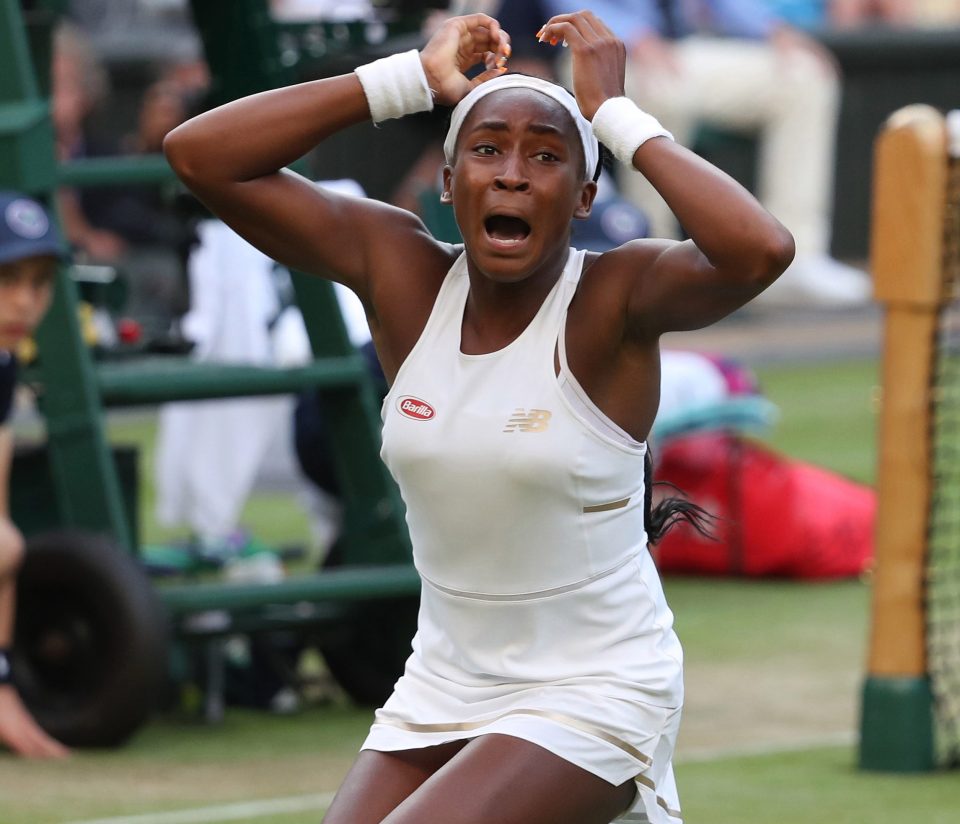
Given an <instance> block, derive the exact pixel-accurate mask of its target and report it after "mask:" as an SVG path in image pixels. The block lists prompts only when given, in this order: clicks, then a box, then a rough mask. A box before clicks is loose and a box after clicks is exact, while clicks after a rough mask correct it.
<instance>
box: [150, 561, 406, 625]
mask: <svg viewBox="0 0 960 824" xmlns="http://www.w3.org/2000/svg"><path fill="white" fill-rule="evenodd" d="M159 591H160V596H161V598H162V599H163V602H164V604H166V607H167V609H168V610H169V612H170V614H171V616H173V617H179V616H182V615H184V614H188V613H196V612H203V611H206V610H216V609H223V610H242V609H250V608H253V607H260V606H263V605H265V604H270V603H274V604H290V603H293V604H295V603H297V602H298V601H303V602H306V603H309V602H311V601H355V600H371V599H377V598H398V597H406V596H410V595H417V594H418V593H419V592H420V578H419V576H418V575H417V573H416V570H414V568H413V567H412V566H410V565H409V564H394V565H384V566H354V567H343V568H340V569H332V570H326V571H324V572H322V573H319V574H316V575H302V576H296V577H291V578H288V579H286V580H284V581H279V582H277V583H275V584H270V586H264V585H262V584H229V583H211V584H190V585H187V586H176V587H172V586H171V587H161V588H160V590H159Z"/></svg>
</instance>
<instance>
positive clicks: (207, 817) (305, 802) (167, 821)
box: [67, 731, 856, 824]
mask: <svg viewBox="0 0 960 824" xmlns="http://www.w3.org/2000/svg"><path fill="white" fill-rule="evenodd" d="M855 742H856V734H855V733H854V732H852V731H848V732H838V733H834V734H828V735H821V736H817V737H811V738H807V739H799V740H794V741H791V742H779V743H776V744H773V743H770V744H761V745H757V746H746V747H724V748H721V747H716V748H706V747H705V748H697V749H691V750H687V751H686V752H684V753H681V754H678V755H679V757H678V758H677V759H676V761H677V763H679V764H680V765H681V766H682V765H683V764H699V763H703V762H706V761H719V760H722V759H724V758H738V757H743V756H752V755H775V754H777V753H787V752H799V751H802V750H808V749H816V748H819V747H833V746H846V745H848V744H853V743H855ZM333 796H334V793H332V792H330V793H317V794H315V795H293V796H286V797H283V798H265V799H262V800H260V801H241V802H237V803H235V804H219V805H216V806H210V807H194V808H191V809H188V810H170V811H169V812H163V813H144V814H142V815H124V816H119V817H117V818H91V819H86V820H84V821H70V822H67V824H218V822H221V821H242V820H243V819H245V818H253V817H254V816H258V815H272V814H274V815H275V814H282V813H299V812H311V811H314V810H324V809H326V808H327V807H329V806H330V802H331V801H333Z"/></svg>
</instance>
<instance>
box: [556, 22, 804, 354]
mask: <svg viewBox="0 0 960 824" xmlns="http://www.w3.org/2000/svg"><path fill="white" fill-rule="evenodd" d="M541 37H542V39H544V40H546V41H551V40H556V41H557V42H559V41H561V40H563V41H565V42H566V44H567V45H568V46H569V48H570V50H571V53H572V63H573V80H574V92H575V94H576V97H577V101H578V103H579V105H580V108H581V110H582V111H583V114H584V116H585V117H587V118H588V119H590V120H591V121H592V123H593V130H594V133H595V134H596V135H597V137H598V139H599V140H600V141H601V142H602V143H604V144H605V145H606V146H607V147H608V148H609V149H610V150H611V152H612V153H613V154H614V156H615V157H616V158H617V159H618V160H620V161H621V162H622V163H625V164H627V165H630V166H632V167H633V168H634V169H636V170H637V171H639V172H640V173H641V174H643V175H645V176H646V177H647V179H648V180H649V181H650V183H651V184H652V185H653V186H654V187H655V188H656V190H657V191H658V192H659V193H660V195H661V196H662V197H663V199H664V200H665V201H666V203H667V205H668V206H669V207H670V208H671V210H672V211H673V213H674V214H675V215H676V217H677V219H678V221H679V222H680V224H681V226H683V228H684V230H685V232H686V234H687V236H688V237H689V238H690V240H688V241H685V242H682V243H676V242H673V241H666V240H664V241H662V242H660V243H659V244H657V243H653V242H651V241H643V242H635V243H631V244H627V245H625V246H623V247H620V248H619V249H617V250H614V251H612V252H608V253H607V254H606V255H605V256H604V258H605V259H604V260H603V262H602V263H603V265H604V266H608V265H609V266H617V267H620V266H626V267H634V268H635V270H636V281H635V286H634V288H633V290H632V294H631V297H630V305H629V308H628V318H629V321H630V328H631V329H632V330H633V331H634V332H635V333H636V334H639V335H642V336H644V337H650V338H653V337H656V336H658V335H659V334H661V333H663V332H668V331H672V330H678V329H692V328H699V327H702V326H706V325H708V324H710V323H713V322H714V321H716V320H718V319H720V318H722V317H724V316H725V315H727V314H729V313H730V312H732V311H733V310H735V309H737V308H738V307H740V306H742V305H743V304H745V303H746V302H747V301H749V300H750V299H751V298H753V297H755V296H756V295H757V294H758V293H759V292H761V291H762V290H763V289H764V288H766V287H767V286H769V285H770V284H771V283H772V282H773V281H774V280H775V279H776V278H777V277H778V276H779V275H780V274H781V273H782V272H783V270H784V269H785V268H786V267H787V266H788V265H789V263H790V261H791V260H792V259H793V251H794V244H793V238H792V236H791V235H790V233H789V232H788V231H787V230H786V229H785V228H784V227H783V225H782V224H781V223H780V222H779V221H778V220H777V219H776V218H774V217H773V216H772V215H771V214H770V213H769V212H768V211H767V210H766V209H764V208H763V206H761V205H760V203H759V202H758V201H757V200H756V199H755V198H754V197H753V195H751V194H750V193H749V192H748V191H747V190H746V189H744V188H743V187H742V186H741V185H740V184H738V183H737V182H736V181H734V180H733V179H732V178H731V177H729V176H728V175H727V174H725V173H724V172H722V171H720V170H719V169H717V168H716V167H715V166H712V165H711V164H709V163H707V162H706V161H704V160H703V159H701V158H700V157H698V156H697V155H695V154H694V153H693V152H691V151H689V150H687V149H685V148H684V147H682V146H679V145H677V144H676V143H674V141H673V139H672V137H671V136H670V134H669V132H667V131H666V130H665V129H663V127H662V126H661V125H660V123H659V122H658V121H657V120H656V118H655V117H653V116H652V115H650V114H648V113H646V112H644V111H642V110H641V109H639V108H638V107H637V106H636V105H635V104H634V103H633V102H632V101H631V100H629V99H628V98H627V97H625V96H624V71H625V61H626V50H625V48H624V45H623V44H622V43H621V42H620V41H619V40H618V39H617V38H616V37H615V35H614V34H613V33H612V32H611V31H610V30H609V29H608V28H607V26H606V25H605V24H604V23H603V22H602V21H601V20H600V19H599V18H597V17H596V16H595V15H593V14H591V13H589V12H585V13H578V14H572V15H559V16H557V17H554V18H552V19H551V20H550V21H549V22H548V23H547V24H546V25H545V26H544V28H543V30H542V36H541Z"/></svg>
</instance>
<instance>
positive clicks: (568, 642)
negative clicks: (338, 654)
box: [363, 551, 683, 824]
mask: <svg viewBox="0 0 960 824" xmlns="http://www.w3.org/2000/svg"><path fill="white" fill-rule="evenodd" d="M672 623H673V616H672V614H671V613H670V610H669V609H668V607H667V605H666V601H665V599H664V597H663V591H662V588H661V586H660V580H659V577H658V576H657V572H656V569H655V568H654V566H653V562H652V560H651V559H650V556H649V554H648V553H647V552H646V551H643V552H641V553H638V554H636V555H633V556H631V557H629V558H627V559H626V560H625V561H623V562H621V563H620V564H618V565H617V566H616V567H615V568H614V569H613V570H611V571H609V572H608V573H605V574H603V575H601V576H599V577H595V578H592V579H590V580H589V581H586V582H582V583H581V584H577V585H572V586H565V587H560V588H558V589H555V590H546V591H543V592H538V593H525V594H521V595H510V596H501V595H497V596H492V595H491V596H485V595H478V594H477V593H463V592H456V591H452V590H450V589H448V588H445V587H440V586H438V585H436V584H434V583H432V582H430V581H429V580H426V579H424V582H423V590H422V594H421V605H420V616H419V627H418V631H417V635H416V637H415V638H414V641H413V654H412V655H411V656H410V658H409V659H408V661H407V664H406V670H405V672H404V674H403V676H402V677H401V678H400V680H399V681H398V682H397V684H396V687H395V689H394V693H393V695H391V697H390V698H389V699H388V700H387V702H386V704H384V706H383V707H382V708H381V709H379V710H377V713H376V717H375V719H374V723H373V726H372V727H371V729H370V733H369V735H368V736H367V739H366V741H364V743H363V749H370V750H379V751H396V750H408V749H417V748H420V747H429V746H433V745H436V744H443V743H447V742H450V741H459V740H464V739H470V738H475V737H477V736H480V735H488V734H491V733H499V734H501V735H511V736H514V737H517V738H522V739H524V740H526V741H530V742H532V743H534V744H537V745H539V746H541V747H543V748H544V749H547V750H549V751H550V752H552V753H555V754H556V755H558V756H560V757H561V758H564V759H566V760H567V761H570V762H571V763H573V764H576V765H577V766H579V767H582V768H583V769H585V770H587V771H589V772H591V773H593V774H594V775H597V776H599V777H601V778H603V779H604V780H606V781H609V782H610V783H611V784H613V785H620V784H622V783H624V782H625V781H628V780H631V779H632V780H634V781H636V782H637V790H638V792H637V798H636V801H635V803H634V804H633V806H632V808H631V809H630V810H629V811H628V812H626V813H624V814H623V815H622V816H621V817H619V818H617V819H616V820H617V821H618V822H650V824H677V822H679V821H680V804H679V800H678V798H677V791H676V785H675V783H674V777H673V768H672V763H671V762H672V758H673V751H674V746H675V744H676V738H677V732H678V729H679V725H680V708H681V705H682V701H683V683H682V668H683V667H682V651H681V648H680V644H679V641H678V640H677V638H676V635H675V634H674V632H673V629H672Z"/></svg>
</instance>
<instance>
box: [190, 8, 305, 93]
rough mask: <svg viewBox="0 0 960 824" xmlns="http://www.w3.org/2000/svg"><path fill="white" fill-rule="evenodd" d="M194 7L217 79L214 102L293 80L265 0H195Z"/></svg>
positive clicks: (214, 83)
mask: <svg viewBox="0 0 960 824" xmlns="http://www.w3.org/2000/svg"><path fill="white" fill-rule="evenodd" d="M190 8H191V10H192V12H193V21H194V23H195V25H196V27H197V30H198V31H199V32H200V36H201V38H202V40H203V49H204V53H205V55H206V58H207V63H208V65H209V66H210V70H211V75H212V77H213V86H212V89H211V91H210V101H211V103H213V104H214V105H219V104H221V103H227V102H229V101H231V100H236V99H237V98H238V97H244V96H246V95H248V94H254V93H256V92H262V91H265V90H266V89H274V88H277V87H279V86H286V85H289V84H290V83H292V82H293V81H294V79H295V78H294V76H293V74H292V72H291V71H290V68H289V67H288V66H285V65H284V64H283V62H282V61H281V59H280V48H279V44H278V42H277V30H276V25H275V24H274V22H273V19H272V18H271V16H270V10H269V7H268V4H267V0H191V3H190Z"/></svg>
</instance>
